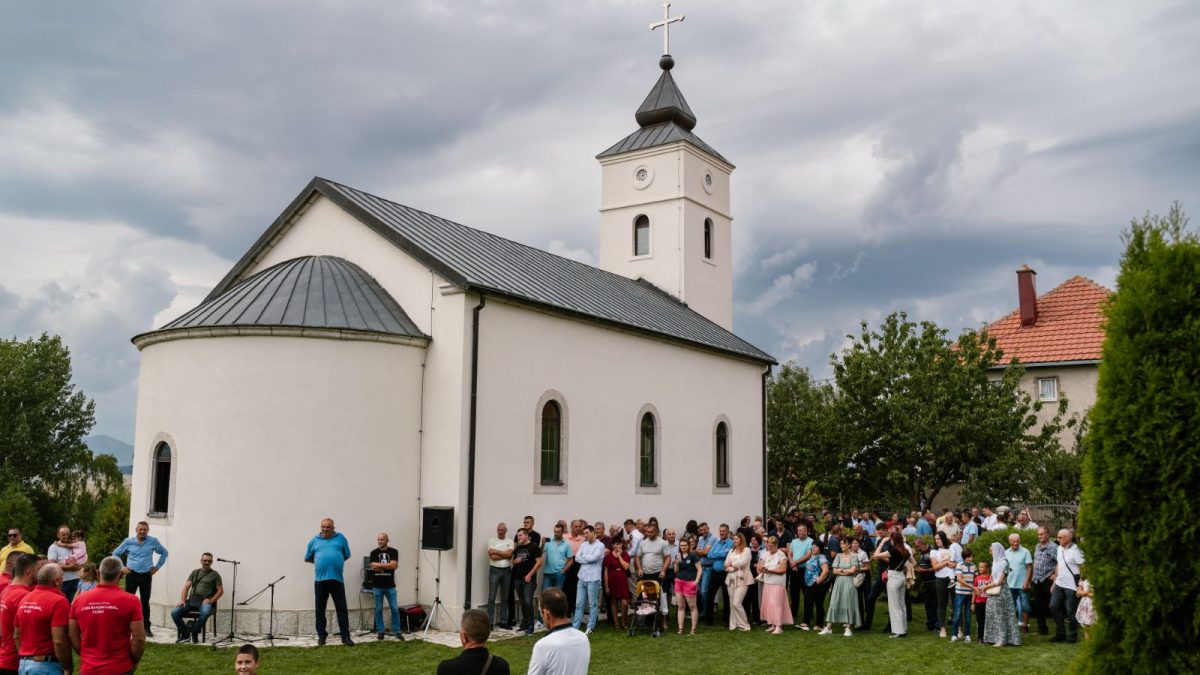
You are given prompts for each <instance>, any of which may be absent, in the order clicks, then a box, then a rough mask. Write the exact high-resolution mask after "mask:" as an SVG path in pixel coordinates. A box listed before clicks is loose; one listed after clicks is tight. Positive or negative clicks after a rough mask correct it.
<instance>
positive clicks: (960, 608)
mask: <svg viewBox="0 0 1200 675" xmlns="http://www.w3.org/2000/svg"><path fill="white" fill-rule="evenodd" d="M971 600H972V596H970V595H959V594H958V593H955V594H954V619H953V620H951V622H950V633H951V634H952V635H957V634H959V633H962V634H963V635H965V636H967V637H971Z"/></svg>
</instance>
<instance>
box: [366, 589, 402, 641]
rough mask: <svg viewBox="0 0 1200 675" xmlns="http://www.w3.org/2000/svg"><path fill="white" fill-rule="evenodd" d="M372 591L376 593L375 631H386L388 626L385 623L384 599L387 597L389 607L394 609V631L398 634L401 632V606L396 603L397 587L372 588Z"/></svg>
mask: <svg viewBox="0 0 1200 675" xmlns="http://www.w3.org/2000/svg"><path fill="white" fill-rule="evenodd" d="M371 593H373V594H374V595H375V632H376V633H381V634H382V633H386V632H387V631H386V630H384V629H385V628H386V626H385V625H384V623H383V600H384V598H386V599H387V604H388V607H389V608H390V609H391V610H392V632H393V633H395V634H396V635H399V634H400V606H399V605H397V604H396V589H395V588H372V589H371Z"/></svg>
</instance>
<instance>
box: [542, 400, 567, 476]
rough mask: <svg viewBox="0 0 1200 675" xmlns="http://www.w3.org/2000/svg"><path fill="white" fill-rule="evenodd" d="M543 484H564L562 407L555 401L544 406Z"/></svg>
mask: <svg viewBox="0 0 1200 675" xmlns="http://www.w3.org/2000/svg"><path fill="white" fill-rule="evenodd" d="M541 481H542V485H562V482H563V481H562V409H561V408H559V407H558V403H557V402H555V401H546V405H544V406H542V476H541Z"/></svg>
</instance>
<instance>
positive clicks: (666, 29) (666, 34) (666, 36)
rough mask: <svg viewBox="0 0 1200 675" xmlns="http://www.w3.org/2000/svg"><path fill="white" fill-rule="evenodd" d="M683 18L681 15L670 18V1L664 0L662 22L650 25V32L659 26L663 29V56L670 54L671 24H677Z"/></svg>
mask: <svg viewBox="0 0 1200 675" xmlns="http://www.w3.org/2000/svg"><path fill="white" fill-rule="evenodd" d="M684 18H685V17H684V15H682V14H680V15H679V16H671V0H666V1H665V2H663V20H662V21H655V22H654V23H652V24H650V30H654V29H655V28H658V27H660V26H661V27H662V29H663V56H668V55H670V53H671V24H673V23H679V22H680V21H683V20H684Z"/></svg>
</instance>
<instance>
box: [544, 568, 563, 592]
mask: <svg viewBox="0 0 1200 675" xmlns="http://www.w3.org/2000/svg"><path fill="white" fill-rule="evenodd" d="M566 580H567V578H566V577H565V576H563V573H562V572H543V573H542V590H546V589H547V588H557V589H558V590H560V591H561V590H562V587H563V583H565V582H566Z"/></svg>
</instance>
